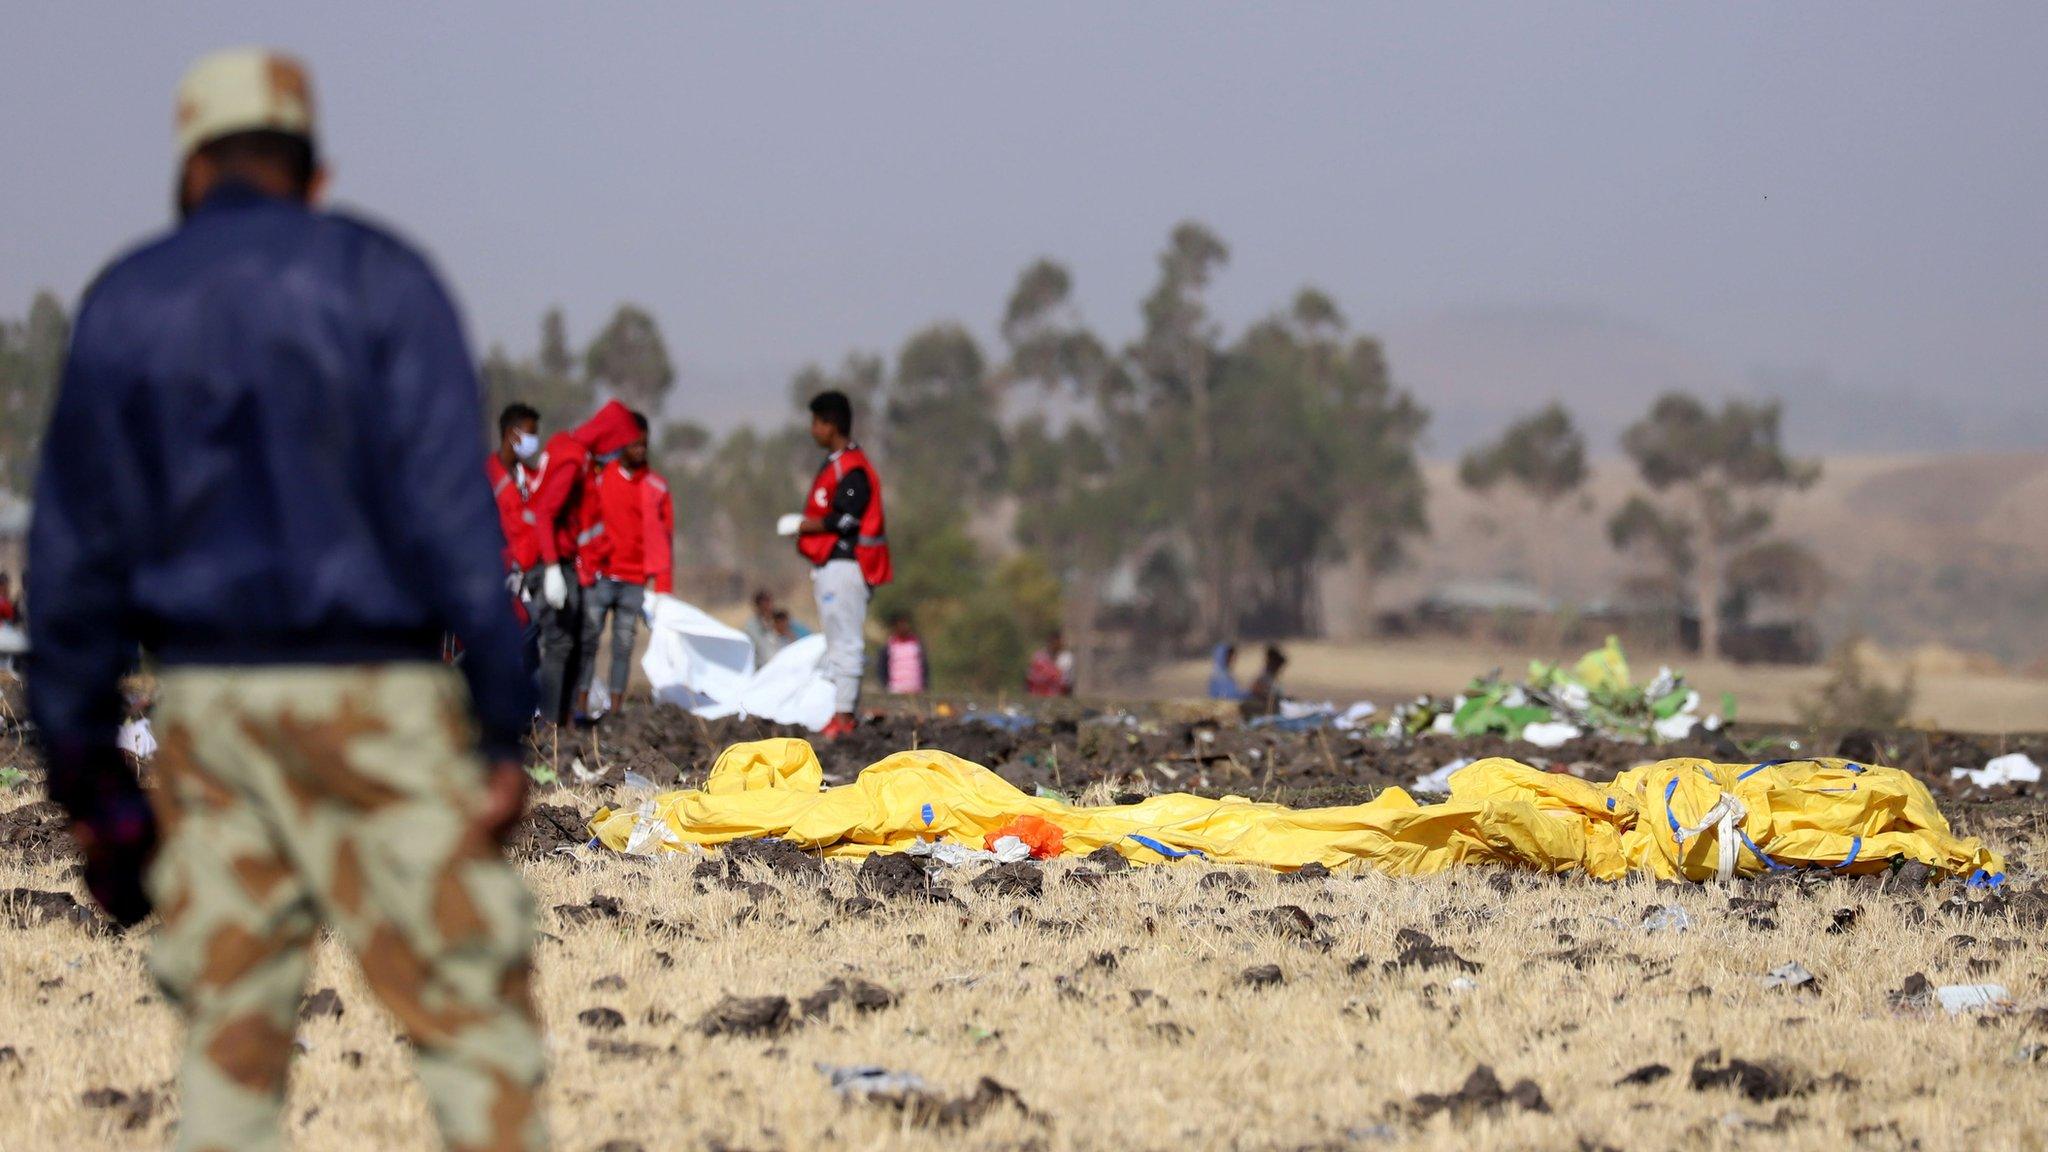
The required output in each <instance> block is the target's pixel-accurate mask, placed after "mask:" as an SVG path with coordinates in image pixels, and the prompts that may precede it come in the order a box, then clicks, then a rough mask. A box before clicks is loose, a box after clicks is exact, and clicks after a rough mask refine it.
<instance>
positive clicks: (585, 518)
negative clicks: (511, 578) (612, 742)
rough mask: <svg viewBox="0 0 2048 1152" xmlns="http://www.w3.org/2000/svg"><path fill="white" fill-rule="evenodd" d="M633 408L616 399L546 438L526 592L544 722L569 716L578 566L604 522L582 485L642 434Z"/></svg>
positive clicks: (577, 645) (579, 607) (576, 645)
mask: <svg viewBox="0 0 2048 1152" xmlns="http://www.w3.org/2000/svg"><path fill="white" fill-rule="evenodd" d="M640 435H641V433H640V427H639V425H637V424H635V423H634V422H633V410H632V409H630V408H628V407H626V406H625V405H624V404H621V403H619V402H618V401H617V400H611V401H607V402H606V403H605V406H604V407H602V408H599V409H598V410H597V414H596V415H595V416H592V417H591V418H590V419H589V420H587V421H585V422H584V423H582V424H581V425H579V426H577V427H576V428H574V429H572V430H570V431H568V432H557V433H555V435H553V436H551V437H549V439H548V444H547V451H546V452H544V453H542V454H541V459H540V462H539V465H538V467H537V469H536V472H537V474H538V476H539V479H537V480H536V481H534V482H533V484H532V495H531V496H529V497H528V499H527V507H528V508H530V509H531V510H532V512H533V515H534V546H535V550H536V551H538V552H539V553H540V564H539V566H538V567H536V568H535V569H533V570H532V571H530V572H529V573H528V574H527V577H526V593H527V597H528V600H529V602H531V603H534V604H535V606H536V612H535V614H536V616H537V617H538V618H539V620H540V693H541V695H540V712H541V716H542V718H544V719H546V720H547V721H549V722H550V723H554V724H564V723H567V722H568V719H569V714H570V705H571V704H572V703H573V701H572V700H571V699H570V697H571V695H572V692H573V689H574V686H575V684H576V681H577V678H578V676H579V675H580V670H579V665H580V664H581V662H582V661H583V660H585V659H588V656H587V655H586V654H585V653H583V651H582V647H583V584H584V576H585V571H586V570H585V569H584V568H583V567H581V566H580V565H579V561H580V559H581V557H582V553H583V551H584V550H585V549H586V548H594V546H595V542H596V541H597V539H598V538H599V537H601V536H602V535H603V534H604V524H603V522H602V521H598V520H596V519H595V518H594V517H593V516H591V515H590V513H589V506H588V503H587V500H588V497H587V495H586V490H587V488H588V487H589V484H588V475H589V473H590V470H591V464H592V462H593V461H597V460H601V459H606V458H609V457H612V456H616V455H618V454H619V453H620V452H621V451H623V450H624V449H625V447H626V445H628V444H631V443H632V442H633V441H635V440H637V439H639V438H640Z"/></svg>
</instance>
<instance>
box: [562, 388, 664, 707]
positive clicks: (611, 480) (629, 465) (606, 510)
mask: <svg viewBox="0 0 2048 1152" xmlns="http://www.w3.org/2000/svg"><path fill="white" fill-rule="evenodd" d="M633 422H634V424H635V425H636V426H637V427H638V428H639V429H640V438H639V439H638V440H635V441H633V442H632V443H631V444H628V445H626V450H625V451H624V452H623V453H621V454H620V455H619V458H618V459H617V460H614V461H612V462H611V463H610V464H607V465H605V468H604V471H602V472H600V473H598V477H597V482H596V483H595V484H594V485H592V488H593V490H594V491H595V493H596V497H597V513H598V517H599V520H598V522H599V523H601V524H603V525H604V532H603V533H602V534H600V535H599V536H598V538H597V539H596V541H595V542H594V543H593V546H592V548H590V549H589V550H587V551H586V552H585V553H584V559H585V560H586V561H591V562H592V563H589V564H587V565H586V567H587V568H588V569H589V570H590V571H591V572H592V573H593V574H594V576H595V579H594V581H593V582H592V584H591V586H590V587H588V588H586V589H584V592H583V651H584V652H586V653H588V654H589V658H587V659H585V660H584V661H583V667H582V673H581V675H580V676H579V677H578V679H577V683H576V690H577V693H578V695H579V696H582V697H588V696H589V693H590V685H591V682H592V681H593V680H595V679H596V673H597V660H596V655H597V645H598V641H599V640H600V639H601V638H602V637H603V636H604V623H605V616H606V615H607V614H609V615H610V616H611V623H612V666H611V675H610V676H609V677H607V678H606V685H607V686H608V687H609V688H610V689H611V698H612V700H613V702H614V705H616V702H617V701H620V700H623V699H625V697H626V683H627V681H628V680H629V679H630V678H631V676H632V673H633V638H634V636H635V634H636V633H637V632H638V630H639V626H640V616H641V613H642V611H643V610H644V608H645V606H646V597H647V596H648V595H649V594H650V593H656V592H669V591H672V590H673V584H672V579H673V573H674V571H675V555H674V552H675V546H674V540H675V527H676V513H675V504H674V501H673V500H672V499H671V498H670V496H669V491H668V481H666V480H664V479H662V478H661V476H660V475H659V474H657V473H656V472H655V471H654V470H653V469H652V468H649V467H648V466H647V417H645V416H642V415H641V414H640V413H638V412H635V413H633Z"/></svg>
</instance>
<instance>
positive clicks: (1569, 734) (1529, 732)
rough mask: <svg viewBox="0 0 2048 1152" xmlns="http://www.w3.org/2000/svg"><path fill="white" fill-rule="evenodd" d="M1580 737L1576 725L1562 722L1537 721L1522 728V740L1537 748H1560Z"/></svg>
mask: <svg viewBox="0 0 2048 1152" xmlns="http://www.w3.org/2000/svg"><path fill="white" fill-rule="evenodd" d="M1581 735H1583V733H1581V732H1580V730H1579V726H1578V725H1576V724H1567V723H1565V722H1564V721H1562V720H1539V721H1537V722H1536V723H1534V724H1527V725H1524V726H1523V728H1522V740H1523V741H1524V742H1525V743H1529V744H1534V745H1535V746H1537V747H1538V748H1562V747H1564V746H1565V745H1566V744H1567V743H1569V742H1571V741H1573V740H1577V739H1578V738H1579V737H1580V736H1581Z"/></svg>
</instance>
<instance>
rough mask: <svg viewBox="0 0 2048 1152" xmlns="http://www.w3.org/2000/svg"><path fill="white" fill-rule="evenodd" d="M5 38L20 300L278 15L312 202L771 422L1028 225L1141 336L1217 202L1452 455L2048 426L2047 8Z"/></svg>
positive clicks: (442, 17) (1975, 441)
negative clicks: (803, 389)
mask: <svg viewBox="0 0 2048 1152" xmlns="http://www.w3.org/2000/svg"><path fill="white" fill-rule="evenodd" d="M4 25H5V27H4V31H0V109H4V116H0V157H4V158H5V161H4V162H5V165H6V168H7V173H6V176H5V178H4V179H0V315H9V314H11V315H19V314H20V313H21V311H23V310H24V309H25V308H26V306H27V303H28V300H29V297H30V295H31V294H32V293H33V292H34V291H35V290H36V289H37V288H39V287H51V288H55V289H57V290H58V291H59V292H61V293H63V294H64V295H66V296H67V297H70V296H75V294H76V293H77V292H78V291H79V289H80V288H81V287H82V286H83V285H84V284H85V282H86V281H87V279H88V278H89V277H90V276H91V275H92V273H93V272H94V270H95V269H96V268H97V267H98V266H99V265H100V264H101V263H102V262H103V261H105V260H106V259H107V258H108V257H109V256H110V255H112V254H113V253H115V252H116V251H118V250H119V249H120V248H122V247H123V246H125V245H126V244H127V243H128V242H130V241H131V240H133V239H134V238H136V237H138V236H140V235H142V234H144V233H146V232H148V231H150V230H152V229H154V228H157V227H160V226H162V224H163V223H164V222H165V221H166V219H167V216H168V203H169V185H170V169H171V165H172V162H173V158H172V155H171V143H170V131H169V128H170V112H171V90H172V87H173V85H174V84H175V82H176V80H177V77H178V75H179V73H180V72H181V71H182V69H183V67H184V66H185V64H186V63H187V62H188V61H189V60H190V59H191V58H193V57H194V56H196V55H198V54H200V53H202V52H204V51H206V50H208V49H210V48H214V47H220V46H225V45H230V44H238V43H267V44H272V45H276V46H279V47H283V48H287V49H290V50H292V51H295V52H297V53H299V54H301V55H302V56H304V57H305V58H306V59H307V60H308V62H309V63H310V64H311V66H312V68H313V71H314V82H315V88H316V95H317V98H318V100H319V102H320V112H321V115H322V117H323V124H324V135H325V146H326V149H327V152H328V154H329V157H330V159H331V161H332V164H333V167H334V170H335V176H336V183H335V186H334V191H335V198H336V200H337V201H339V202H342V203H346V204H349V205H351V206H357V207H360V208H362V209H364V210H367V211H368V212H370V213H372V214H374V215H376V216H378V217H380V218H383V219H385V220H387V221H390V222H392V223H394V224H396V225H397V226H398V227H399V228H400V229H401V230H403V231H404V232H405V233H407V234H409V235H410V236H411V237H413V238H414V239H416V240H418V241H419V242H421V243H422V244H424V245H425V246H426V247H427V248H428V249H429V250H430V251H431V252H432V253H433V254H434V255H435V257H436V258H437V259H438V261H439V263H440V264H441V266H442V268H443V269H444V270H445V271H446V272H447V274H448V275H449V277H450V278H451V279H452V281H453V282H454V284H455V286H456V288H457V291H458V293H459V295H460V297H461V299H462V301H463V302H464V305H465V307H466V309H467V312H468V316H469V320H470V324H471V327H472V330H473V331H474V333H475V334H476V337H477V341H478V343H479V345H487V344H491V343H502V344H505V345H507V346H508V347H510V348H511V349H513V350H515V351H524V350H526V349H528V348H530V347H531V345H532V343H533V330H534V327H535V322H536V319H537V317H538V316H539V315H540V313H541V312H542V310H543V309H545V308H546V307H548V306H549V305H551V304H560V305H562V306H563V307H564V308H565V309H566V310H567V313H568V316H569V319H570V324H571V328H572V332H573V333H574V335H575V336H576V337H577V338H578V339H581V338H583V337H586V336H588V335H589V334H590V333H591V332H592V331H593V330H594V328H595V327H596V326H597V325H598V324H599V323H601V322H602V320H603V318H604V316H605V315H606V314H607V313H608V312H609V311H610V309H611V308H612V307H613V306H614V305H615V304H616V303H617V302H619V301H621V300H632V301H638V302H641V303H644V304H645V305H646V306H648V307H649V308H650V309H651V310H652V311H653V312H654V313H655V315H656V316H657V317H658V318H659V320H660V321H661V323H662V325H663V327H664V330H665V332H666V335H667V337H668V340H669V343H670V346H671V350H672V353H673V355H674V356H675V358H676V360H677V362H678V364H679V367H680V370H681V373H682V381H681V384H680V386H679V390H678V392H679V395H678V400H677V407H678V409H679V411H683V412H687V413H688V414H691V415H695V416H697V417H699V418H702V419H705V420H706V421H707V422H709V423H712V424H714V425H723V424H728V423H730V422H731V421H733V420H735V419H739V418H748V417H755V416H758V415H760V414H763V413H769V414H774V413H777V412H779V405H781V404H782V403H783V402H784V400H783V398H784V397H785V395H786V384H787V380H788V378H789V376H790V374H791V372H792V371H793V370H794V369H796V368H797V367H799V366H801V365H802V364H803V363H805V362H806V361H810V360H821V359H822V360H836V359H837V358H838V357H839V356H840V355H841V354H843V353H844V352H845V351H846V350H848V349H851V348H867V349H876V350H889V349H892V348H893V347H894V346H895V345H896V344H897V343H898V342H899V341H900V340H901V339H902V337H903V336H904V335H906V334H907V333H909V332H910V331H911V330H913V329H914V328H915V327H917V326H919V325H921V324H923V323H926V322H928V321H931V320H934V319H940V318H956V319H960V320H962V321H965V322H967V323H969V324H970V325H973V326H974V327H975V328H976V329H977V330H978V331H981V332H983V333H988V332H990V331H991V330H992V328H993V322H994V318H995V316H996V314H997V312H998V310H999V309H1000V307H1001V303H1002V300H1003V298H1004V296H1005V294H1006V293H1007V292H1008V290H1009V287H1010V285H1011V283H1012V281H1013V279H1014V277H1015V275H1016V273H1017V272H1018V270H1019V269H1020V268H1021V267H1022V266H1023V265H1024V264H1025V263H1026V262H1028V261H1029V260H1031V259H1032V258H1034V257H1036V256H1039V255H1042V254H1043V255H1051V256H1054V257H1057V258H1059V259H1061V260H1063V261H1066V262H1067V263H1068V264H1069V265H1070V267H1071V268H1072V269H1073V271H1074V273H1075V276H1076V279H1077V282H1078V285H1079V296H1080V300H1081V304H1082V307H1083V309H1084V310H1085V312H1086V314H1087V315H1088V317H1089V319H1090V320H1091V321H1093V322H1094V323H1095V324H1097V325H1098V326H1099V327H1101V328H1102V329H1103V330H1104V331H1105V332H1106V333H1107V334H1108V335H1110V336H1111V337H1112V338H1117V339H1121V338H1126V337H1128V336H1129V335H1130V334H1131V333H1132V331H1133V330H1134V328H1135V326H1136V315H1137V309H1136V302H1137V300H1138V299H1139V297H1140V296H1141V295H1142V293H1143V292H1144V290H1145V288H1146V287H1147V285H1148V283H1149V281H1150V279H1151V277H1152V275H1153V272H1154V259H1155V256H1156V253H1157V251H1158V249H1159V247H1160V245H1161V243H1162V241H1163V239H1164V237H1165V236H1166V233H1167V231H1168V230H1169V229H1170V228H1171V227H1172V225H1173V224H1174V223H1175V222H1176V221H1178V220H1181V219H1184V218H1195V219H1199V220H1202V221H1204V222H1206V223H1207V224H1209V225H1210V226H1211V227H1212V228H1214V229H1215V230H1216V231H1217V232H1218V233H1219V234H1220V235H1221V236H1223V237H1224V239H1225V240H1226V241H1228V242H1229V244H1230V245H1231V247H1232V260H1231V263H1230V266H1229V268H1228V270H1227V271H1226V273H1225V274H1224V276H1223V278H1222V280H1221V281H1220V283H1219V284H1218V286H1217V290H1216V301H1217V307H1218V309H1219V311H1220V313H1221V314H1222V316H1223V317H1224V319H1225V320H1226V321H1228V322H1229V323H1231V324H1232V325H1239V324H1242V323H1244V322H1245V321H1247V320H1250V319H1254V318H1256V317H1258V316H1259V315H1261V314H1264V313H1265V312H1268V311H1270V310H1272V309H1275V308H1277V307H1279V306H1281V305H1282V304H1284V302H1285V301H1286V300H1287V299H1288V298H1289V297H1290V296H1291V295H1292V293H1293V292H1294V290H1295V289H1296V288H1298V287H1299V286H1300V285H1302V284H1304V283H1315V284H1317V285H1320V286H1322V287H1324V288H1326V289H1327V290H1329V291H1330V292H1331V293H1333V294H1334V295H1335V296H1336V297H1337V299H1338V300H1339V302H1340V303H1341V305H1342V306H1343V307H1344V309H1345V310H1346V312H1347V314H1348V315H1349V316H1350V318H1351V320H1352V322H1353V324H1354V326H1355V327H1357V328H1359V329H1362V330H1365V331H1371V332H1375V333H1379V334H1382V335H1384V336H1385V338H1386V339H1387V341H1388V346H1389V350H1390V355H1391V356H1392V359H1393V363H1394V367H1395V371H1396V374H1397V376H1399V377H1400V378H1401V379H1402V380H1403V381H1404V382H1406V383H1408V384H1410V385H1411V386H1412V387H1415V388H1416V389H1417V390H1418V392H1420V393H1421V394H1422V398H1423V400H1424V402H1425V403H1428V404H1430V405H1431V406H1432V407H1435V408H1437V409H1438V411H1439V421H1438V433H1437V437H1438V444H1437V446H1438V448H1440V449H1441V448H1445V447H1455V446H1456V444H1457V443H1458V442H1461V441H1462V440H1463V439H1466V438H1469V436H1470V435H1472V434H1476V433H1477V432H1479V431H1484V430H1485V429H1486V428H1487V427H1488V426H1490V425H1492V424H1497V423H1498V419H1499V417H1500V416H1501V415H1502V414H1503V413H1505V411H1506V410H1508V409H1510V408H1515V407H1525V406H1527V405H1528V404H1529V403H1531V402H1533V400H1534V399H1541V398H1543V395H1545V394H1558V395H1563V396H1565V397H1566V398H1568V399H1572V400H1574V401H1576V402H1578V403H1580V404H1582V405H1586V406H1590V407H1595V408H1601V407H1605V408H1609V409H1618V408H1619V407H1620V406H1622V405H1640V404H1646V403H1647V393H1648V392H1650V391H1653V390H1655V389H1657V388H1660V387H1664V386H1671V385H1684V386H1692V387H1700V388H1703V389H1706V390H1709V391H1713V390H1723V391H1728V390H1738V391H1749V392H1752V393H1764V394H1777V395H1783V396H1784V397H1785V398H1786V399H1787V400H1788V402H1790V403H1791V405H1792V407H1793V410H1794V413H1795V417H1796V420H1795V423H1797V424H1799V425H1800V426H1801V427H1805V428H1807V429H1810V430H1812V431H1813V433H1814V435H1815V436H1816V437H1818V438H1820V439H1823V440H1826V441H1828V442H1829V443H1830V444H1833V445H1836V446H1849V447H1857V446H1864V447H1870V446H1876V447H1916V446H1918V447H1929V446H1932V447H1996V446H2018V445H2023V444H2039V443H2040V441H2041V440H2042V439H2043V438H2044V437H2048V418H2044V417H2043V415H2042V411H2041V410H2042V409H2043V408H2044V407H2048V405H2044V404H2043V403H2042V399H2043V397H2044V395H2048V388H2044V385H2048V81H2044V79H2043V77H2044V76H2048V4H2040V3H2014V4H1973V3H1956V4H1946V3H1945V4H1935V3H1925V4H1896V3H1853V4H1851V3H1797V4H1791V3H1787V4H1781V5H1761V4H1726V3H1708V4H1692V3H1659V4H1636V5H1620V4H1573V3H1539V4H1530V3H1501V4H1477V5H1474V4H1458V3H1444V2H1441V0H1430V2H1426V3H1425V2H1415V3H1404V4H1369V3H1347V4H1339V5H1328V6H1323V5H1309V4H1285V5H1280V4H1275V5H1242V4H1237V5H1221V4H1204V3H1192V2H1179V3H1157V4H1150V3H1147V4H1139V3H1077V4H1064V3H1062V4H1052V3H1046V4H1030V5H1024V4H1016V5H1000V6H999V5H994V4H980V3H974V4H959V3H933V4H874V3H863V4H858V5H837V4H835V5H824V4H816V5H811V4H802V5H795V4H775V5H769V4H746V5H736V4H728V5H696V4H678V3H659V4H646V5H622V4H597V3H592V4H560V3H539V2H531V0H508V2H500V3H491V4H452V3H451V4H434V5H421V4H411V3H408V4H395V3H384V2H362V0H357V2H353V3H349V4H324V5H292V6H287V5H277V4H262V5H257V4H227V3H208V2H198V3H194V2H187V3H180V4H176V5H128V4H120V5H116V4H82V3H74V4H44V3H33V2H30V0H7V3H6V15H5V19H4ZM1624 415H1625V414H1624ZM1593 422H1594V423H1595V425H1596V426H1603V421H1602V419H1598V418H1596V419H1595V420H1594V421H1593ZM1844 429H1846V431H1844Z"/></svg>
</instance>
